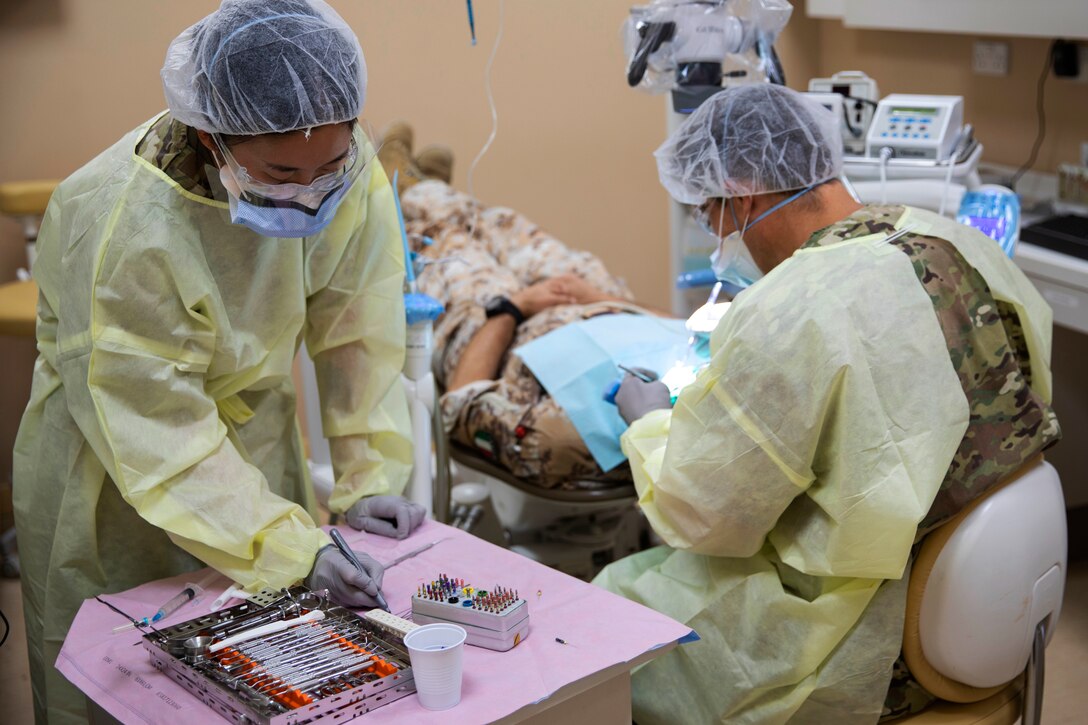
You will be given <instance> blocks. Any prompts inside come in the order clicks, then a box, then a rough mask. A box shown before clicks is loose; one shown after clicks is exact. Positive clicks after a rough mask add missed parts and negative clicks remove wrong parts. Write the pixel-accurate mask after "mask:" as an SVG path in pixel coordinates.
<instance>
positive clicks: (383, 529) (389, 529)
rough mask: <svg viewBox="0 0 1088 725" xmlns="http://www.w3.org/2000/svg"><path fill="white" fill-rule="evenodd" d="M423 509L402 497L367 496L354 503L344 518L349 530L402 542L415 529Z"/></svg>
mask: <svg viewBox="0 0 1088 725" xmlns="http://www.w3.org/2000/svg"><path fill="white" fill-rule="evenodd" d="M426 516H427V509H425V508H423V507H422V506H420V505H419V504H418V503H412V502H411V501H409V500H408V499H406V498H404V497H403V496H368V497H366V498H361V499H359V500H358V501H356V502H355V505H354V506H352V507H351V508H350V509H348V512H347V513H346V514H344V517H345V518H346V519H347V520H348V525H349V526H351V527H352V528H353V529H358V530H360V531H366V532H368V533H371V534H378V535H379V536H388V537H389V538H390V539H403V538H405V537H406V536H408V534H410V533H412V532H413V531H415V530H416V528H417V527H418V526H419V525H420V524H421V523H423V519H424V518H425V517H426Z"/></svg>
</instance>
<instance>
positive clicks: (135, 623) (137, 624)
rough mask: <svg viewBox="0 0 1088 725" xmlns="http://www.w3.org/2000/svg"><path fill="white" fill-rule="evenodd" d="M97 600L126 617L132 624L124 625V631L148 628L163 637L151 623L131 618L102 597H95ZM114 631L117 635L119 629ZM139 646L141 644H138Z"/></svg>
mask: <svg viewBox="0 0 1088 725" xmlns="http://www.w3.org/2000/svg"><path fill="white" fill-rule="evenodd" d="M95 599H97V600H98V601H99V602H101V603H102V604H105V605H106V606H107V607H109V608H110V609H112V610H113V611H115V612H117V613H118V614H120V615H121V616H122V617H124V618H125V619H127V620H128V621H129V622H130V624H126V625H124V629H132V628H134V627H140V628H141V629H142V628H144V627H147V628H149V629H150V630H151V631H152V632H154V633H155V634H158V635H159V636H160V637H161V636H162V635H161V634H160V633H159V630H157V629H155V628H154V627H152V626H151V624H150V623H149V622H148V623H145V622H141V621H140V620H138V619H136V618H135V617H130V616H129V615H127V614H125V613H124V612H122V611H121V610H120V609H118V608H117V607H115V606H113V605H112V604H110V603H109V602H107V601H106V600H105V599H103V598H102V597H100V596H98V595H95ZM113 631H114V633H116V632H117V628H116V627H115V628H114V630H113ZM137 644H139V642H137Z"/></svg>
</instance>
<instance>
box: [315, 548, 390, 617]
mask: <svg viewBox="0 0 1088 725" xmlns="http://www.w3.org/2000/svg"><path fill="white" fill-rule="evenodd" d="M329 535H330V536H331V537H332V541H333V543H334V544H336V548H337V549H339V550H340V553H341V554H343V555H344V557H345V558H346V559H347V560H348V561H350V562H351V563H352V565H353V566H354V567H355V568H356V569H358V570H359V572H360V573H361V574H366V569H364V568H363V563H362V562H361V561H359V557H357V556H355V552H354V551H352V550H351V547H350V546H348V542H346V541H344V536H343V535H342V534H341V533H340V532H339V531H337V530H336V529H332V530H331V531H329ZM374 598H375V599H377V600H378V606H379V607H381V608H382V609H384V610H385V611H387V612H388V611H389V604H388V603H386V601H385V597H383V596H382V591H381V589H379V590H378V593H377V594H375V595H374Z"/></svg>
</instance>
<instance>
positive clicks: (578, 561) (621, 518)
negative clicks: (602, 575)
mask: <svg viewBox="0 0 1088 725" xmlns="http://www.w3.org/2000/svg"><path fill="white" fill-rule="evenodd" d="M451 449H452V450H451V458H452V459H453V460H451V461H450V467H451V473H452V478H453V482H454V483H455V484H459V485H461V486H463V485H465V484H466V483H476V484H483V485H484V486H486V487H487V489H488V491H489V493H490V501H491V505H492V507H493V509H494V512H495V515H496V516H497V518H498V521H499V524H500V525H501V526H502V529H503V532H504V535H505V539H506V542H507V544H508V545H509V548H510V550H511V551H515V552H517V553H519V554H521V555H523V556H525V557H527V558H529V559H532V560H534V561H537V562H540V563H541V564H544V565H546V566H550V567H552V568H554V569H558V570H559V571H562V572H563V573H565V574H569V575H571V576H574V577H578V578H579V579H584V580H586V581H588V580H590V579H592V578H593V577H594V576H595V575H596V574H597V572H599V571H600V570H601V569H603V568H604V566H605V565H606V564H608V563H610V562H612V561H615V560H617V559H620V558H623V557H624V556H628V555H630V554H633V553H635V552H637V551H640V550H641V549H643V548H645V545H646V543H647V541H648V539H649V527H648V525H647V524H646V521H645V518H644V517H643V516H642V514H641V513H639V511H638V509H637V507H636V506H635V501H636V497H635V491H634V488H633V487H631V486H618V487H611V488H604V489H588V490H578V491H568V490H557V489H545V488H537V487H535V486H531V485H529V484H526V483H524V482H521V481H519V480H518V479H516V478H514V477H512V476H510V474H509V473H507V472H506V471H505V470H503V469H501V468H498V467H497V466H494V465H493V464H491V463H489V462H488V461H486V460H483V459H481V458H479V457H478V456H475V455H473V454H471V453H467V452H465V451H464V450H463V449H460V448H458V447H456V446H451Z"/></svg>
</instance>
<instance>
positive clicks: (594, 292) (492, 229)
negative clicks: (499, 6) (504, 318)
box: [401, 180, 656, 489]
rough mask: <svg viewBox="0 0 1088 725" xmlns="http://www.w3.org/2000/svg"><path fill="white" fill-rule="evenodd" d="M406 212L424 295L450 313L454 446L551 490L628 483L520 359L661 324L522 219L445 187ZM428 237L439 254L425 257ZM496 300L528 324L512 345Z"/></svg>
mask: <svg viewBox="0 0 1088 725" xmlns="http://www.w3.org/2000/svg"><path fill="white" fill-rule="evenodd" d="M401 203H402V206H403V210H404V219H405V224H406V228H407V231H408V235H409V241H410V243H411V244H412V245H413V249H414V251H416V252H417V253H419V255H420V256H421V257H422V258H423V259H424V260H425V261H426V262H427V266H426V268H425V269H424V271H423V272H422V273H421V274H420V275H419V291H420V292H423V293H425V294H428V295H431V296H432V297H434V298H436V299H438V300H439V301H440V302H442V303H443V304H444V305H445V307H446V313H445V314H444V315H443V316H442V317H440V318H439V319H438V321H437V323H436V326H435V351H434V372H435V376H436V378H437V380H438V384H439V387H440V389H441V390H442V391H443V392H444V395H443V396H442V400H441V408H442V416H443V420H444V422H445V425H446V429H447V431H448V433H449V435H450V438H451V440H452V441H454V442H455V443H459V444H461V445H463V446H468V447H471V448H472V449H474V450H475V451H476V452H477V453H478V454H480V455H482V456H484V457H485V458H487V459H489V460H491V461H492V462H494V463H496V464H498V465H500V466H502V467H503V468H506V469H507V470H509V471H510V472H511V473H512V474H513V475H514V476H516V477H517V478H519V479H521V480H524V481H526V482H529V483H533V484H536V485H539V486H541V487H544V488H557V487H558V488H567V489H584V488H586V487H606V486H615V485H623V484H626V483H629V482H630V469H629V467H628V466H627V464H626V463H624V464H623V465H621V466H619V467H617V468H614V469H612V470H611V471H609V472H608V473H605V472H604V471H602V470H601V467H600V466H599V465H598V464H597V463H596V462H595V461H594V458H593V456H592V455H590V453H589V450H588V449H587V447H586V445H585V443H584V441H583V440H582V438H581V437H580V436H579V434H578V432H577V431H576V430H575V428H574V426H573V425H572V424H571V421H570V419H569V418H568V416H567V415H566V414H565V413H564V411H563V409H562V408H560V407H559V405H558V404H557V403H556V402H555V401H554V400H553V399H552V398H551V397H550V396H549V395H548V394H547V392H546V391H545V390H544V388H543V387H542V386H541V385H540V383H539V382H538V381H537V379H536V377H534V375H533V374H532V372H530V370H529V369H528V367H526V365H525V364H524V363H523V362H522V360H521V359H520V358H519V357H518V356H517V355H516V354H512V353H511V351H512V350H513V349H514V348H517V347H519V346H520V345H523V344H525V343H528V342H529V341H531V340H534V339H536V338H538V337H541V336H542V335H544V334H546V333H548V332H550V331H552V330H555V329H556V328H559V327H561V326H563V325H567V324H569V323H572V322H577V321H580V320H586V319H589V318H591V317H594V316H597V315H603V314H615V313H631V314H656V313H654V312H653V311H652V310H649V309H648V308H646V307H642V306H639V305H637V304H635V302H634V300H633V297H632V295H631V292H630V290H628V289H627V286H626V285H625V284H624V282H623V281H622V280H620V279H618V278H616V277H614V276H613V275H611V274H610V273H609V272H608V270H607V269H605V267H604V265H603V264H602V263H601V261H600V260H599V259H597V258H596V257H595V256H593V255H592V254H589V253H587V252H579V251H575V250H572V249H570V248H569V247H567V246H565V245H564V244H563V243H562V242H560V241H559V240H557V239H555V238H554V237H551V236H550V235H548V234H547V233H546V232H544V231H543V230H542V229H540V228H539V227H538V226H536V225H535V224H533V223H532V222H531V221H529V220H528V219H526V218H525V217H524V216H522V215H521V214H519V213H517V212H516V211H513V210H511V209H508V208H503V207H490V208H488V207H484V206H482V205H479V204H475V205H474V204H473V201H472V199H471V197H469V196H467V195H466V194H462V193H460V192H458V191H455V190H454V189H452V188H451V187H450V186H449V185H447V184H445V183H443V182H441V181H436V180H429V181H423V182H421V183H418V184H415V185H413V186H411V187H410V188H408V189H406V190H405V191H404V192H403V196H402V198H401ZM470 232H471V233H470ZM423 237H428V238H430V239H432V240H434V244H433V245H432V246H424V245H423V243H422V241H421V240H422V238H423ZM497 297H505V298H507V299H509V300H511V302H513V303H514V305H515V306H516V307H518V308H519V310H520V311H521V312H522V313H523V314H524V315H525V317H526V319H525V321H524V322H522V323H521V324H518V325H517V326H516V328H513V331H512V333H511V332H507V333H506V334H505V335H503V334H498V335H496V334H495V331H496V329H499V327H500V326H489V327H488V328H486V329H485V323H486V322H487V317H486V313H485V307H486V306H487V305H488V303H489V302H490V301H492V300H493V299H495V298H497ZM510 328H511V325H505V326H501V330H506V331H509V330H510ZM501 330H500V332H501Z"/></svg>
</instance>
